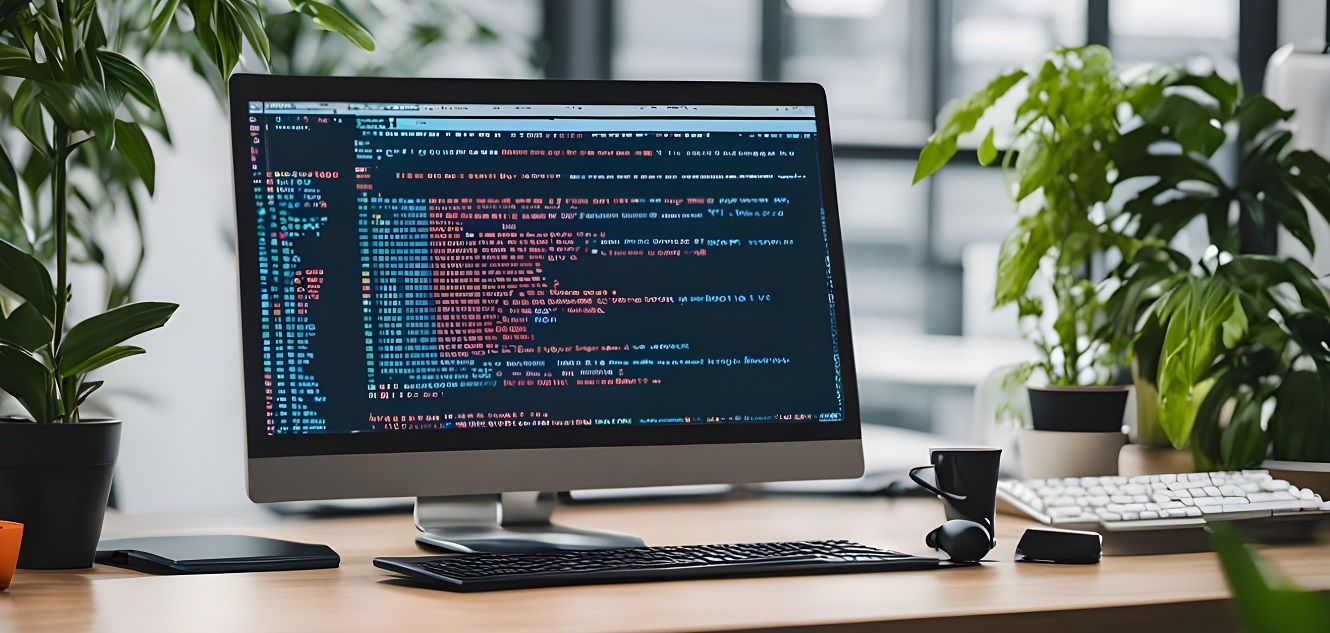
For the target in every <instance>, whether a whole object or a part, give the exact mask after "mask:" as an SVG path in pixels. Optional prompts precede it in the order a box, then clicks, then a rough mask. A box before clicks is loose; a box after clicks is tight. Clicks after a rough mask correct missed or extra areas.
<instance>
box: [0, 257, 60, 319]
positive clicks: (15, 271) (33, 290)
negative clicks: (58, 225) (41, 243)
mask: <svg viewBox="0 0 1330 633" xmlns="http://www.w3.org/2000/svg"><path fill="white" fill-rule="evenodd" d="M0 287H4V288H5V289H6V290H8V291H10V292H12V293H14V294H15V295H18V297H19V298H21V299H23V300H24V301H27V302H28V303H31V304H32V306H33V307H34V308H36V309H37V312H38V314H41V315H42V316H43V317H46V320H48V321H51V322H53V323H54V322H55V291H54V290H53V289H52V284H51V274H50V273H49V272H47V271H46V267H45V266H43V265H42V263H41V262H39V261H37V258H35V257H33V256H32V255H29V254H27V253H25V252H23V251H22V250H19V248H18V247H16V246H14V245H13V244H10V243H9V242H6V241H4V240H0Z"/></svg>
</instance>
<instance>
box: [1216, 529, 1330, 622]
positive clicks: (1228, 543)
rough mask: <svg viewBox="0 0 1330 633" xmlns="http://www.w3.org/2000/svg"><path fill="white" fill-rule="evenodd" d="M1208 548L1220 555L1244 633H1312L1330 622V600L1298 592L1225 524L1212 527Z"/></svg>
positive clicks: (1300, 590) (1236, 532) (1235, 531)
mask: <svg viewBox="0 0 1330 633" xmlns="http://www.w3.org/2000/svg"><path fill="white" fill-rule="evenodd" d="M1208 529H1209V530H1210V532H1211V534H1210V547H1211V548H1212V549H1214V551H1215V553H1216V554H1218V555H1219V563H1220V565H1221V566H1222V567H1223V569H1224V577H1225V578H1226V579H1227V580H1228V586H1229V588H1230V589H1231V590H1232V591H1233V603H1234V606H1235V607H1236V609H1237V612H1238V619H1239V621H1240V622H1241V623H1242V629H1243V630H1244V631H1246V632H1247V633H1313V632H1314V631H1324V630H1325V626H1326V623H1327V622H1330V599H1328V598H1326V596H1325V595H1323V594H1320V593H1315V592H1311V591H1304V590H1302V589H1299V588H1298V586H1297V585H1296V584H1294V582H1293V581H1292V580H1291V579H1289V577H1288V576H1287V575H1285V574H1284V573H1283V572H1281V571H1280V570H1279V569H1278V568H1277V567H1275V566H1274V565H1273V564H1271V563H1270V561H1268V560H1266V559H1265V557H1263V556H1261V555H1260V554H1258V553H1257V552H1256V550H1254V549H1252V548H1251V546H1250V545H1247V544H1246V543H1244V542H1243V540H1242V537H1241V536H1240V535H1239V534H1238V531H1237V529H1236V528H1234V527H1233V526H1232V525H1230V524H1228V523H1211V524H1210V525H1209V528H1208Z"/></svg>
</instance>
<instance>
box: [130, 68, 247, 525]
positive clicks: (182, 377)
mask: <svg viewBox="0 0 1330 633" xmlns="http://www.w3.org/2000/svg"><path fill="white" fill-rule="evenodd" d="M150 73H151V74H152V76H153V77H154V78H155V79H156V80H157V86H158V90H159V92H160V96H161V100H162V106H163V108H164V109H165V112H166V118H167V121H168V123H169V124H170V126H171V133H172V137H173V139H174V141H175V146H174V147H172V148H166V147H163V146H161V145H157V146H156V147H155V148H154V149H155V150H156V154H157V194H156V196H155V198H154V200H153V203H152V204H151V205H150V206H149V209H148V210H147V216H148V217H147V221H146V226H147V238H146V244H147V248H148V261H147V264H146V266H145V268H144V272H143V277H142V280H141V282H140V284H139V285H138V287H137V289H136V293H137V298H139V299H144V300H147V299H151V300H159V301H173V302H176V303H179V304H180V305H181V308H180V310H179V311H178V312H177V313H176V315H175V317H174V318H172V319H171V322H170V323H169V324H167V326H166V328H164V329H162V330H159V331H157V332H152V333H150V334H148V335H145V336H143V337H142V338H141V339H140V341H141V342H140V344H141V345H142V346H143V347H144V348H146V349H147V350H148V354H147V355H146V356H142V357H139V358H134V359H130V360H126V361H123V362H122V363H120V364H119V365H117V366H113V367H112V368H111V370H110V371H108V372H107V373H108V375H107V376H106V378H107V379H108V380H107V384H108V385H113V386H115V387H116V388H117V393H116V394H115V395H114V396H112V397H111V398H109V399H108V400H109V402H108V403H107V404H109V405H110V407H111V408H112V410H113V411H114V412H115V414H116V415H117V416H118V417H120V418H121V419H123V420H124V421H125V423H124V431H123V437H122V440H121V449H120V465H119V468H118V470H117V473H116V475H117V479H116V494H117V500H118V502H119V503H120V506H121V507H122V508H123V509H125V510H126V511H130V512H164V511H189V510H203V509H207V510H217V509H229V508H236V507H245V506H250V505H251V504H250V502H249V500H248V499H247V498H246V497H245V482H244V470H243V467H244V461H243V455H244V445H243V443H242V440H243V431H242V420H243V397H242V394H241V387H240V355H239V343H240V331H239V325H238V318H239V311H238V309H237V307H236V297H237V289H236V279H237V278H236V268H235V260H234V257H233V255H232V251H231V248H232V247H231V245H230V244H229V243H228V236H229V235H231V234H232V232H233V229H232V228H231V227H232V225H233V224H234V219H233V215H234V211H233V207H232V193H231V163H230V156H231V150H230V135H229V133H228V130H227V124H226V119H225V117H224V115H223V110H222V106H221V105H220V104H219V103H218V101H217V99H216V98H215V97H214V96H213V94H212V92H211V91H210V90H209V89H208V87H207V86H206V85H205V84H204V83H202V82H201V81H199V80H198V79H196V78H195V77H194V75H193V73H192V72H191V71H190V69H189V67H188V66H186V65H185V64H183V63H179V62H178V61H176V60H161V61H160V62H159V63H153V64H152V65H151V67H150ZM126 391H129V392H132V393H133V394H135V395H127V394H125V393H124V392H126Z"/></svg>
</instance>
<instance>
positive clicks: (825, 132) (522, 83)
mask: <svg viewBox="0 0 1330 633" xmlns="http://www.w3.org/2000/svg"><path fill="white" fill-rule="evenodd" d="M229 86H230V90H229V92H230V117H229V119H230V124H231V139H232V159H233V181H234V197H235V208H236V223H237V231H236V240H237V253H238V258H239V265H238V270H239V275H240V276H239V283H240V302H239V305H240V310H241V319H240V321H241V345H242V350H243V351H242V357H243V359H242V367H243V370H244V376H243V379H242V380H243V384H244V390H245V394H246V398H245V418H246V422H245V429H246V448H247V455H248V457H249V458H277V457H312V456H333V455H369V454H392V453H437V452H453V451H483V450H495V451H501V450H510V449H567V448H601V447H630V446H694V445H707V444H754V443H757V444H761V443H770V442H809V441H823V440H858V439H859V437H860V428H859V424H860V419H859V397H858V388H857V380H856V374H855V364H854V350H853V344H852V341H851V338H850V313H849V303H848V298H847V292H846V277H845V264H844V249H843V245H842V239H841V227H840V217H839V205H838V203H837V199H836V187H835V182H836V181H835V174H834V170H833V167H832V160H831V159H832V147H831V134H830V126H829V123H828V117H827V101H826V93H825V92H824V91H823V89H822V87H821V86H819V85H817V84H812V83H765V82H751V83H748V82H694V81H631V82H630V81H577V80H503V79H419V78H412V79H404V78H380V77H374V78H369V77H296V76H279V75H252V74H236V75H232V77H231V79H230V83H229ZM349 95H373V97H372V100H373V101H374V102H376V103H394V102H400V103H457V104H472V103H475V104H533V105H535V104H554V105H569V104H572V105H813V106H814V107H815V114H816V125H817V139H818V145H817V147H818V157H819V163H820V170H821V178H822V182H823V186H822V194H823V206H824V208H825V210H826V221H827V236H828V248H829V251H830V255H831V274H832V285H833V291H834V298H835V302H836V305H835V313H836V325H837V335H838V336H837V338H838V342H839V347H840V350H839V351H840V359H841V385H842V390H843V391H842V393H843V395H844V402H845V419H844V420H842V421H840V422H779V423H718V424H706V425H668V426H664V425H662V426H626V427H534V428H531V427H524V428H520V429H451V430H447V431H438V430H425V431H393V432H365V433H351V434H291V435H268V434H267V433H266V432H265V428H266V417H265V405H264V398H263V394H264V386H263V379H262V376H263V369H262V365H261V361H260V357H261V353H262V352H261V350H262V342H261V333H260V327H259V326H260V324H259V312H260V311H259V305H258V294H259V293H258V292H257V288H255V285H256V284H255V280H256V279H257V277H258V260H257V255H256V250H257V244H256V239H255V238H254V235H255V231H256V221H257V216H256V212H255V208H254V207H255V205H254V200H253V196H252V195H247V194H249V193H251V192H248V191H246V190H247V189H248V187H249V185H248V183H244V182H243V181H242V178H243V177H245V176H247V175H248V174H249V170H250V168H249V163H248V161H247V160H246V158H247V156H248V147H247V139H248V136H247V133H246V132H247V130H248V122H247V120H246V117H247V116H248V107H247V104H248V103H249V102H251V101H346V100H349ZM439 95H447V96H443V97H441V96H439ZM453 95H466V97H465V98H458V97H456V96H453Z"/></svg>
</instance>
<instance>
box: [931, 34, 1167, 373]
mask: <svg viewBox="0 0 1330 633" xmlns="http://www.w3.org/2000/svg"><path fill="white" fill-rule="evenodd" d="M1017 86H1022V87H1024V90H1025V97H1024V99H1022V100H1020V102H1019V105H1018V106H1017V108H1016V111H1015V117H1014V120H1013V121H1012V126H1011V127H1012V137H1011V139H1010V142H1009V144H1008V145H1007V150H1006V152H1005V154H1004V157H1003V162H1002V166H1003V169H1004V171H1005V173H1006V175H1007V180H1008V186H1009V189H1010V191H1011V192H1012V198H1013V201H1014V202H1015V204H1016V206H1017V209H1018V211H1019V216H1020V217H1019V220H1018V221H1017V225H1016V228H1015V230H1013V231H1012V232H1011V233H1010V234H1009V235H1008V236H1007V238H1006V239H1005V241H1004V242H1003V243H1002V247H1001V250H1000V252H999V255H998V276H997V291H996V295H995V297H994V299H995V301H994V303H995V306H1003V305H1007V304H1010V303H1015V304H1017V306H1018V307H1019V311H1020V316H1021V318H1022V320H1023V321H1024V322H1030V321H1034V322H1037V323H1038V322H1042V320H1043V318H1044V316H1045V312H1046V311H1048V312H1050V313H1051V322H1048V323H1043V325H1044V326H1043V327H1027V328H1025V329H1024V331H1025V333H1026V336H1027V338H1028V339H1029V340H1030V341H1031V342H1033V343H1034V345H1035V346H1036V347H1037V348H1038V349H1039V351H1040V353H1041V359H1040V360H1038V361H1036V362H1034V363H1032V364H1029V365H1025V366H1022V367H1021V368H1020V369H1019V370H1018V371H1017V372H1016V374H1015V378H1016V379H1017V380H1019V381H1021V382H1024V381H1026V380H1028V379H1029V378H1030V376H1031V375H1032V373H1033V372H1035V371H1042V373H1043V374H1044V375H1045V376H1046V377H1047V378H1048V381H1049V383H1050V384H1052V385H1055V386H1070V385H1094V384H1105V383H1107V382H1108V381H1109V380H1110V379H1111V377H1112V376H1111V374H1112V369H1113V367H1112V362H1111V361H1112V359H1113V357H1114V354H1113V344H1114V343H1115V341H1114V340H1113V339H1111V338H1109V337H1106V336H1105V333H1106V332H1109V331H1110V330H1106V329H1105V328H1106V325H1107V319H1108V317H1109V313H1108V308H1109V306H1107V305H1106V303H1105V300H1106V299H1107V298H1108V296H1109V292H1110V291H1111V290H1112V288H1110V287H1106V286H1104V285H1103V284H1102V283H1096V281H1095V280H1092V279H1091V278H1090V276H1089V273H1090V268H1091V266H1090V262H1091V260H1092V258H1094V257H1097V256H1101V255H1104V254H1106V253H1110V252H1112V253H1116V254H1119V255H1120V256H1121V257H1123V258H1124V259H1131V258H1133V257H1134V256H1135V255H1136V252H1137V250H1138V248H1139V246H1140V244H1139V243H1138V241H1137V240H1135V239H1132V238H1131V237H1129V236H1127V235H1125V234H1123V233H1121V232H1120V231H1118V230H1116V229H1115V228H1114V227H1113V225H1111V224H1110V223H1109V222H1108V221H1107V215H1106V211H1105V204H1106V203H1107V202H1108V201H1109V200H1110V198H1111V196H1112V195H1113V192H1114V187H1115V185H1116V183H1117V173H1118V171H1119V170H1120V167H1119V166H1118V165H1117V164H1116V162H1115V160H1114V157H1113V155H1112V153H1111V152H1109V151H1108V149H1109V148H1110V147H1112V146H1114V145H1116V144H1117V143H1118V141H1119V136H1120V129H1121V126H1122V122H1123V120H1124V118H1125V117H1129V116H1131V113H1133V112H1136V111H1140V110H1141V109H1143V108H1146V107H1149V106H1151V105H1152V104H1153V102H1154V101H1155V100H1157V99H1158V98H1160V96H1161V93H1162V89H1161V88H1160V87H1159V86H1158V85H1157V84H1156V83H1155V82H1153V81H1152V80H1148V79H1147V80H1146V81H1142V82H1139V83H1128V82H1125V81H1123V80H1122V78H1121V77H1120V76H1119V74H1118V72H1117V68H1116V66H1115V64H1114V62H1113V58H1112V56H1111V55H1110V54H1109V52H1108V50H1107V49H1105V48H1103V47H1101V46H1086V47H1083V48H1071V49H1059V50H1056V51H1054V52H1053V53H1051V54H1049V55H1048V57H1047V58H1046V59H1045V60H1043V62H1042V63H1041V64H1040V65H1039V66H1038V68H1037V69H1036V70H1034V71H1032V72H1026V71H1024V70H1017V71H1014V72H1011V73H1007V74H1004V75H1001V76H999V77H998V78H997V79H995V80H993V81H992V82H991V83H990V84H989V85H988V86H987V87H985V88H984V89H982V90H980V91H978V92H976V93H974V94H972V95H970V96H968V97H965V98H962V99H959V100H957V101H956V102H953V103H952V104H950V105H949V106H948V107H947V108H946V110H945V111H944V112H943V114H942V116H941V118H940V119H939V122H938V129H937V132H936V133H934V134H933V136H932V137H930V138H929V140H928V144H927V145H925V147H924V149H923V151H922V152H920V154H919V161H918V165H917V167H916V169H915V175H914V181H915V182H916V183H917V182H919V181H920V180H922V179H924V178H926V177H928V176H930V175H932V174H933V173H934V172H936V171H937V170H938V169H940V168H941V167H942V166H943V165H945V164H946V163H947V162H948V161H950V160H951V159H952V157H954V156H955V154H956V149H957V143H958V140H959V138H960V137H961V136H962V135H965V134H969V133H971V132H973V131H974V130H975V128H976V127H977V126H978V124H979V123H980V121H981V120H982V118H983V116H984V115H985V113H988V112H992V111H994V106H995V105H997V104H998V102H999V101H1000V100H1002V99H1003V97H1004V96H1006V95H1008V94H1009V93H1011V91H1012V89H1013V88H1016V87H1017ZM995 134H996V133H995V130H994V129H991V128H990V129H989V130H988V132H987V134H986V135H985V136H984V137H983V141H982V142H981V143H980V144H979V148H978V158H979V162H980V163H981V164H983V165H988V164H991V163H992V162H994V161H995V160H996V159H997V156H998V150H997V147H996V143H995ZM1041 270H1042V271H1043V273H1044V275H1045V276H1046V277H1047V279H1048V281H1049V286H1050V289H1049V294H1051V298H1052V302H1053V305H1051V306H1046V305H1045V298H1044V296H1041V293H1040V292H1039V291H1038V290H1037V289H1036V287H1035V286H1033V285H1032V281H1033V280H1034V279H1035V277H1036V274H1038V273H1040V271H1041Z"/></svg>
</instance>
